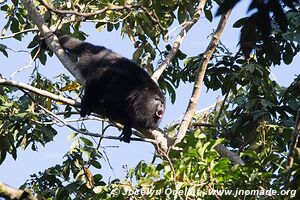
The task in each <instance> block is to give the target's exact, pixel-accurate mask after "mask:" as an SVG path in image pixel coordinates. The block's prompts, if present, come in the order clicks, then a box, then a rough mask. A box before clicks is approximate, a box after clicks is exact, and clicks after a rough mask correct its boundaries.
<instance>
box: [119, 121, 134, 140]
mask: <svg viewBox="0 0 300 200" xmlns="http://www.w3.org/2000/svg"><path fill="white" fill-rule="evenodd" d="M131 135H132V130H131V126H130V125H128V124H124V127H123V131H122V133H121V135H120V137H122V138H121V139H120V140H121V141H123V142H126V143H130V137H131Z"/></svg>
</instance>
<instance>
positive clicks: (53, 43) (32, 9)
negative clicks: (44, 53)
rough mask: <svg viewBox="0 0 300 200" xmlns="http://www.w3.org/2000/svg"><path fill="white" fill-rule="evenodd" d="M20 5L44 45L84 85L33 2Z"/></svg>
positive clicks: (25, 0) (26, 1)
mask: <svg viewBox="0 0 300 200" xmlns="http://www.w3.org/2000/svg"><path fill="white" fill-rule="evenodd" d="M21 2H22V4H23V5H24V7H25V8H26V10H27V11H28V15H29V16H30V18H31V20H32V22H33V23H34V24H35V25H36V26H37V27H38V29H39V31H40V33H41V34H42V35H43V36H44V37H45V38H46V39H45V40H46V43H47V45H48V47H49V48H50V49H51V50H52V51H53V52H54V53H55V55H56V56H57V57H58V59H59V60H60V61H61V63H62V64H63V65H64V66H65V67H66V68H67V70H68V71H69V72H70V73H71V74H72V75H73V76H74V77H75V78H76V79H77V80H78V82H80V83H82V84H84V83H85V81H84V79H83V77H82V76H81V74H80V73H79V72H78V70H77V69H76V68H75V64H74V63H73V62H72V61H71V60H70V58H69V57H68V55H67V54H66V53H65V51H64V50H63V49H62V48H61V46H60V44H59V42H58V39H57V37H56V36H55V35H54V34H52V31H51V30H50V29H49V27H48V26H47V24H46V23H45V20H44V18H43V17H42V16H41V14H40V13H39V11H38V10H37V9H36V6H35V5H34V3H33V1H31V0H21Z"/></svg>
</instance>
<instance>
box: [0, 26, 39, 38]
mask: <svg viewBox="0 0 300 200" xmlns="http://www.w3.org/2000/svg"><path fill="white" fill-rule="evenodd" d="M38 30H39V29H38V28H29V29H25V30H22V31H19V32H16V33H14V34H11V35H5V36H0V40H3V39H8V38H12V37H15V36H16V35H19V34H23V33H27V32H33V31H38Z"/></svg>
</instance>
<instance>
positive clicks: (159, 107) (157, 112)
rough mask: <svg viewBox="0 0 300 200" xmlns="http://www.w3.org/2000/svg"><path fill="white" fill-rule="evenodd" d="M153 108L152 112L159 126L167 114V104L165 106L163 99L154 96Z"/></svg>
mask: <svg viewBox="0 0 300 200" xmlns="http://www.w3.org/2000/svg"><path fill="white" fill-rule="evenodd" d="M152 104H153V108H152V112H153V111H154V112H153V113H154V120H155V122H156V124H157V126H158V125H159V123H160V121H161V119H162V117H163V115H164V113H165V104H164V99H162V98H161V97H159V96H154V98H153V100H152Z"/></svg>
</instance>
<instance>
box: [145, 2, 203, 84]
mask: <svg viewBox="0 0 300 200" xmlns="http://www.w3.org/2000/svg"><path fill="white" fill-rule="evenodd" d="M206 1H207V0H200V1H199V5H198V8H197V9H196V11H195V13H194V15H193V17H192V19H191V20H190V21H187V22H185V23H184V24H183V27H182V30H181V32H180V33H179V34H178V36H177V38H176V40H175V42H174V44H173V47H172V49H171V51H170V52H169V54H168V55H167V57H166V58H165V60H164V61H163V62H162V63H161V64H160V65H159V66H158V68H157V70H156V71H155V72H154V73H153V75H152V77H151V78H152V79H153V80H154V81H155V82H157V80H158V79H159V77H160V76H161V75H162V73H163V72H164V70H165V69H166V68H167V67H168V66H169V64H170V63H171V62H172V60H173V59H174V57H175V55H176V53H177V51H178V49H179V47H180V45H181V43H182V42H183V40H184V38H185V36H186V33H187V32H188V31H189V30H190V29H191V28H192V27H193V26H194V25H195V24H196V23H197V22H198V20H199V19H200V16H201V13H202V11H203V8H204V6H205V3H206Z"/></svg>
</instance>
